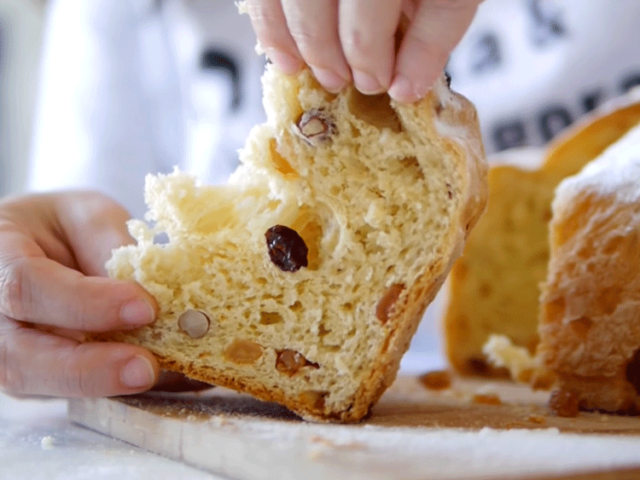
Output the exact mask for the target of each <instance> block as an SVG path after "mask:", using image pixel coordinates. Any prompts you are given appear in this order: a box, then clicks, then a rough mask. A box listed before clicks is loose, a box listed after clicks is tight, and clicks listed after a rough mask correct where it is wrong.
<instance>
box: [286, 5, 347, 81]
mask: <svg viewBox="0 0 640 480" xmlns="http://www.w3.org/2000/svg"><path fill="white" fill-rule="evenodd" d="M282 8H283V11H284V14H285V17H286V19H287V25H288V26H289V29H290V32H291V36H292V38H293V40H294V41H295V43H296V45H297V47H298V51H299V52H300V54H301V55H302V58H303V59H304V61H305V62H306V64H307V65H309V67H310V68H311V70H312V71H313V73H314V75H315V77H316V79H317V80H318V82H320V84H322V86H323V87H324V88H325V89H327V90H328V91H330V92H339V91H340V90H342V89H343V88H344V87H345V86H346V85H347V84H348V83H349V82H350V81H351V73H350V70H349V65H348V64H347V61H346V60H345V58H344V55H343V54H342V46H341V44H340V37H339V32H338V0H313V1H312V2H308V1H307V2H301V1H299V0H282Z"/></svg>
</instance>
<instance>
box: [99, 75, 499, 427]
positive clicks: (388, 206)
mask: <svg viewBox="0 0 640 480" xmlns="http://www.w3.org/2000/svg"><path fill="white" fill-rule="evenodd" d="M263 86H264V94H265V97H264V100H265V102H264V103H265V108H266V111H267V117H268V120H267V122H266V123H265V124H263V125H260V126H257V127H255V128H254V130H253V131H252V132H251V134H250V136H249V138H248V141H247V143H246V146H245V148H244V149H243V150H242V151H241V155H240V157H241V161H242V165H241V166H240V167H239V169H238V171H237V172H236V173H235V174H234V175H233V177H232V179H231V181H230V183H229V184H228V185H226V186H220V187H214V186H206V185H201V184H199V183H198V182H197V181H196V179H195V178H193V177H192V176H189V175H186V174H183V173H180V172H177V171H176V172H174V173H172V174H170V175H158V176H149V177H148V178H147V183H146V191H145V195H146V202H147V204H148V206H149V211H148V213H147V216H146V219H147V221H148V222H150V223H151V226H149V225H148V224H146V223H144V222H141V221H131V222H130V224H129V229H130V232H131V234H132V235H133V236H134V237H135V239H136V240H137V245H134V246H126V247H123V248H120V249H118V250H116V251H115V252H114V253H113V257H112V258H111V260H110V261H109V262H108V271H109V274H110V275H111V276H113V277H116V278H121V279H134V280H136V281H137V282H139V283H140V284H141V285H143V286H144V287H145V288H146V289H147V290H148V291H149V292H151V294H153V295H154V296H155V298H156V299H157V301H158V303H159V306H160V314H159V318H158V320H157V321H156V322H155V323H154V324H153V325H151V326H149V327H145V328H141V329H139V330H136V331H134V332H132V333H124V332H120V333H117V334H112V335H109V336H108V337H107V339H110V340H117V341H126V342H132V343H136V344H139V345H143V346H145V347H147V348H149V349H150V350H151V351H152V352H153V353H155V354H156V356H157V357H158V360H159V362H160V365H161V367H162V368H164V369H167V370H174V371H178V372H182V373H184V374H185V375H187V376H188V377H191V378H194V379H198V380H202V381H205V382H209V383H212V384H216V385H221V386H225V387H229V388H232V389H235V390H238V391H241V392H247V393H249V394H252V395H254V396H256V397H258V398H260V399H263V400H267V401H275V402H278V403H281V404H283V405H285V406H286V407H288V408H290V409H291V410H293V411H294V412H296V413H298V414H299V415H301V416H302V417H304V418H306V419H313V420H324V421H341V422H353V421H357V420H360V419H361V418H363V417H364V416H365V415H366V414H367V413H368V412H369V409H370V408H371V406H372V405H373V404H374V403H375V401H376V400H377V399H378V397H380V395H381V394H382V392H383V391H384V390H385V389H386V388H387V387H388V386H389V385H390V384H391V383H392V382H393V380H394V378H395V375H396V372H397V370H398V366H399V362H400V359H401V356H402V355H403V353H404V352H405V350H406V349H407V348H408V345H409V341H410V339H411V336H412V335H413V333H414V331H415V330H416V328H417V325H418V322H419V321H420V319H421V317H422V314H423V312H424V310H425V308H426V306H427V305H428V304H429V302H430V301H431V300H432V299H433V297H434V295H435V294H436V292H437V291H438V289H439V288H440V286H441V284H442V282H443V280H444V279H445V277H446V275H447V273H448V272H449V269H450V267H451V265H452V263H453V260H454V259H455V258H456V257H457V256H458V255H459V254H460V252H461V251H462V244H463V241H464V239H465V237H466V235H467V233H468V232H469V231H470V229H471V228H472V227H473V225H474V224H475V223H476V221H477V219H478V217H479V215H480V214H481V212H482V210H483V209H484V206H485V202H486V194H487V192H486V164H485V160H484V155H483V148H482V144H481V141H480V136H479V131H478V125H477V120H476V113H475V110H474V108H473V107H472V105H471V104H470V103H469V102H468V101H467V100H465V99H464V98H462V97H461V96H459V95H456V94H454V93H452V92H451V91H450V90H449V89H448V87H447V85H446V83H445V80H444V79H442V80H440V81H439V82H438V84H437V85H436V86H435V88H434V89H433V91H432V92H431V93H430V94H429V95H428V96H427V97H426V98H425V99H424V100H422V101H420V102H418V103H416V104H413V105H400V104H397V103H395V102H392V101H390V99H389V97H388V96H387V95H379V96H371V97H368V96H364V95H362V94H360V93H358V92H357V91H356V90H355V89H349V90H347V91H345V92H343V93H341V94H339V95H331V94H328V93H327V92H325V91H324V90H322V89H321V88H320V86H319V85H318V84H317V82H316V81H315V80H314V79H313V77H312V75H311V74H310V73H309V72H308V71H303V72H301V73H300V74H299V75H298V76H296V77H287V76H283V75H281V74H279V73H277V72H276V70H275V69H274V68H271V67H268V68H267V71H266V73H265V76H264V79H263ZM161 234H166V235H167V236H168V242H165V243H162V242H158V241H157V240H156V241H154V239H157V238H158V235H161ZM103 339H104V337H103Z"/></svg>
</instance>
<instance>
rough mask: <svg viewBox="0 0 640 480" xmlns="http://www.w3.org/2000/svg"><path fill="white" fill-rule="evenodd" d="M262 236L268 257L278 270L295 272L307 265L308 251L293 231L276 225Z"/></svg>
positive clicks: (300, 238)
mask: <svg viewBox="0 0 640 480" xmlns="http://www.w3.org/2000/svg"><path fill="white" fill-rule="evenodd" d="M264 236H265V237H266V239H267V247H268V248H269V257H270V258H271V261H272V262H273V263H275V264H276V265H277V266H278V268H280V270H283V271H285V272H296V271H298V270H300V268H301V267H306V266H307V265H308V264H309V263H308V261H307V254H308V253H309V249H308V248H307V245H306V244H305V243H304V240H303V239H302V237H301V236H300V235H298V232H296V231H295V230H293V229H291V228H289V227H285V226H284V225H276V226H274V227H271V228H270V229H269V230H267V232H266V233H265V234H264Z"/></svg>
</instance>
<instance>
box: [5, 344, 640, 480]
mask: <svg viewBox="0 0 640 480" xmlns="http://www.w3.org/2000/svg"><path fill="white" fill-rule="evenodd" d="M427 363H432V365H431V366H432V367H438V366H439V365H438V364H439V363H441V361H440V360H438V359H433V361H432V362H424V358H422V359H421V361H420V362H419V363H418V365H420V366H421V367H424V366H425V364H427ZM418 370H421V371H424V368H417V366H416V364H412V361H411V357H410V356H409V357H407V359H406V361H405V362H404V364H403V372H404V373H407V372H408V373H418ZM394 388H395V386H394ZM379 407H380V411H381V412H383V411H384V402H381V404H380V406H379ZM383 413H384V412H383ZM381 418H382V419H384V418H386V417H384V415H382V416H381ZM618 420H619V419H618ZM383 423H384V422H383ZM442 426H443V427H445V428H446V427H447V426H448V425H446V424H443V425H442ZM548 426H549V427H550V426H552V425H548ZM301 428H304V425H302V426H301ZM434 435H435V436H434ZM439 435H440V434H437V432H433V434H432V436H434V439H433V448H434V449H435V450H438V448H440V449H441V450H443V452H444V451H445V450H446V449H447V448H449V449H450V450H452V451H453V450H456V451H457V449H459V447H460V446H461V443H462V446H464V445H465V442H467V443H469V442H471V443H469V445H471V444H472V443H473V442H475V443H473V445H475V444H477V443H478V442H480V443H481V444H483V445H485V446H488V445H494V446H495V447H496V448H497V447H498V445H500V444H508V443H510V442H511V441H517V442H521V441H525V443H527V442H529V443H531V442H533V443H535V441H537V440H536V439H537V438H538V437H537V436H536V435H533V436H525V437H523V438H520V436H521V434H520V433H518V431H511V432H508V431H507V432H504V433H500V432H497V431H492V430H491V429H490V430H489V431H484V432H482V433H481V435H480V437H482V438H480V437H478V434H470V433H465V432H458V433H456V432H455V431H454V432H452V433H451V434H449V436H446V435H445V437H446V438H445V440H447V441H448V442H449V443H451V445H448V444H446V442H445V444H443V438H444V437H441V436H439ZM542 435H544V433H542ZM487 436H488V437H487ZM436 437H437V438H436ZM449 437H451V438H449ZM467 437H468V438H467ZM489 437H490V438H489ZM423 440H424V439H423ZM423 440H421V441H420V443H421V444H422V443H423ZM487 440H488V441H489V442H488V443H487V442H486V441H487ZM498 440H500V441H498ZM538 440H540V441H542V442H543V443H544V442H550V444H549V445H546V447H545V448H544V450H550V451H551V450H553V452H550V453H549V452H548V453H549V455H551V453H553V455H556V456H563V455H568V456H569V457H571V458H574V460H576V461H577V460H579V459H577V458H575V457H576V456H577V455H576V451H577V450H579V451H580V452H581V453H587V455H588V456H589V457H590V458H589V461H590V462H591V463H592V464H593V466H596V465H597V466H598V467H599V468H605V469H606V470H610V469H618V468H625V467H636V468H637V467H639V466H640V437H639V436H633V437H625V436H624V435H623V436H622V437H617V438H613V439H611V440H610V441H608V442H606V444H605V445H603V444H602V442H601V441H596V440H594V439H592V438H590V437H589V436H587V437H584V438H578V437H575V436H573V437H572V436H566V435H553V436H551V441H549V437H548V435H546V436H544V438H543V437H540V439H538ZM380 441H382V442H383V443H385V442H386V440H384V439H382V440H380ZM517 442H516V443H517ZM385 444H386V443H385ZM473 445H471V446H473ZM471 446H468V448H471ZM603 446H604V448H603ZM454 447H455V448H454ZM540 448H542V445H538V444H535V445H533V444H531V445H528V447H527V448H525V450H529V451H530V452H529V454H531V453H532V451H536V450H538V451H539V449H540ZM471 450H473V451H476V450H477V448H475V447H474V448H471ZM525 453H526V452H523V455H524V454H525ZM476 454H480V452H479V451H476ZM434 455H435V452H434ZM436 456H437V455H436ZM525 456H526V455H525ZM536 456H537V455H536ZM580 456H582V457H583V455H582V454H581V455H580ZM476 460H478V459H476ZM483 461H485V462H486V459H485V460H483ZM565 463H566V462H565ZM574 463H575V462H574ZM580 463H581V462H578V464H576V465H579V464H580ZM587 463H589V462H587ZM574 466H575V465H574ZM636 472H637V471H636ZM5 478H7V479H9V478H10V479H12V480H22V479H24V480H27V479H28V480H40V479H42V480H58V479H60V480H63V479H64V480H70V479H71V480H73V479H87V478H90V479H92V480H103V479H104V480H107V479H109V480H111V479H114V478H117V479H119V480H137V479H148V478H153V479H154V480H165V479H167V480H177V479H182V478H188V479H193V480H217V479H220V478H222V477H220V476H216V475H213V474H210V473H207V472H205V471H203V470H200V469H197V468H193V467H190V466H188V465H186V464H183V463H180V462H177V461H173V460H170V459H168V458H164V457H161V456H158V455H155V454H152V453H149V452H147V451H145V450H142V449H139V448H137V447H134V446H132V445H130V444H127V443H124V442H121V441H119V440H116V439H114V438H110V437H107V436H104V435H101V434H99V433H96V432H94V431H92V430H89V429H86V428H83V427H80V426H78V425H75V424H73V423H71V422H70V421H69V420H68V417H67V402H66V400H59V399H56V400H51V399H21V400H19V399H15V398H11V397H9V396H7V395H3V394H1V393H0V479H5ZM585 478H588V477H585ZM594 478H596V477H594ZM597 478H601V477H597ZM607 478H608V477H607ZM620 478H622V477H620ZM629 478H633V477H629Z"/></svg>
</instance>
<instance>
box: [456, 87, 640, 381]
mask: <svg viewBox="0 0 640 480" xmlns="http://www.w3.org/2000/svg"><path fill="white" fill-rule="evenodd" d="M639 94H640V91H638V92H637V93H631V94H629V95H627V96H625V97H622V98H620V99H616V100H615V101H612V102H610V103H609V104H607V105H605V106H603V107H602V108H601V109H599V110H598V111H596V112H594V113H593V114H592V115H589V116H588V117H587V118H586V119H584V120H583V121H581V122H580V123H578V124H577V125H575V126H574V127H572V128H570V129H569V130H568V131H567V132H566V133H564V134H563V135H561V136H560V137H559V138H558V139H557V140H555V141H554V142H553V143H552V144H551V145H550V146H549V148H548V149H547V151H546V153H545V152H541V153H540V154H539V155H537V157H538V158H536V154H535V153H534V154H533V155H532V153H531V151H518V150H516V151H514V152H512V153H510V154H509V155H508V159H507V161H501V162H500V163H498V164H492V165H491V168H490V170H489V192H490V193H489V202H488V206H487V210H486V212H485V214H484V215H483V217H482V218H481V219H480V221H479V222H478V225H477V226H476V228H475V229H474V231H473V232H472V233H471V235H470V237H469V238H468V240H467V243H466V246H465V250H464V254H463V256H462V257H461V258H460V259H459V260H458V261H457V262H456V264H455V265H454V267H453V269H452V272H451V275H450V282H449V302H448V306H447V309H446V312H445V316H444V338H445V345H446V349H447V356H448V358H449V361H450V363H451V365H452V366H453V367H454V368H455V369H456V370H457V371H458V372H460V373H463V374H466V375H484V376H506V375H507V374H508V373H507V369H505V368H502V367H500V368H496V367H495V366H494V365H493V362H491V361H489V359H488V357H487V355H486V354H485V353H484V352H483V346H484V345H485V344H486V342H487V341H488V340H489V338H490V336H491V335H503V336H505V337H507V338H508V339H509V341H510V342H511V343H513V344H514V345H515V346H516V347H522V348H525V349H527V350H528V351H529V352H530V353H531V354H534V353H535V351H536V346H537V344H538V340H539V336H538V316H539V298H540V293H541V292H540V284H541V283H542V282H543V281H544V280H545V279H546V275H547V266H548V259H549V244H548V235H549V233H548V224H549V220H550V218H551V203H552V201H553V198H554V195H555V189H556V187H557V185H558V184H559V183H560V182H561V181H562V180H563V179H564V178H566V177H568V176H571V175H574V174H576V173H578V172H579V171H580V170H581V169H582V168H583V167H584V166H585V165H586V164H587V163H588V162H589V161H591V160H593V159H595V158H596V157H597V156H598V155H600V154H601V153H602V152H603V151H604V150H605V149H606V148H607V147H608V146H610V145H611V144H612V143H614V142H615V141H617V140H618V139H620V138H621V137H622V136H623V135H624V134H625V133H626V132H628V131H629V130H630V129H631V128H632V127H633V126H634V125H635V124H636V123H638V121H640V102H639V101H638V100H639Z"/></svg>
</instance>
